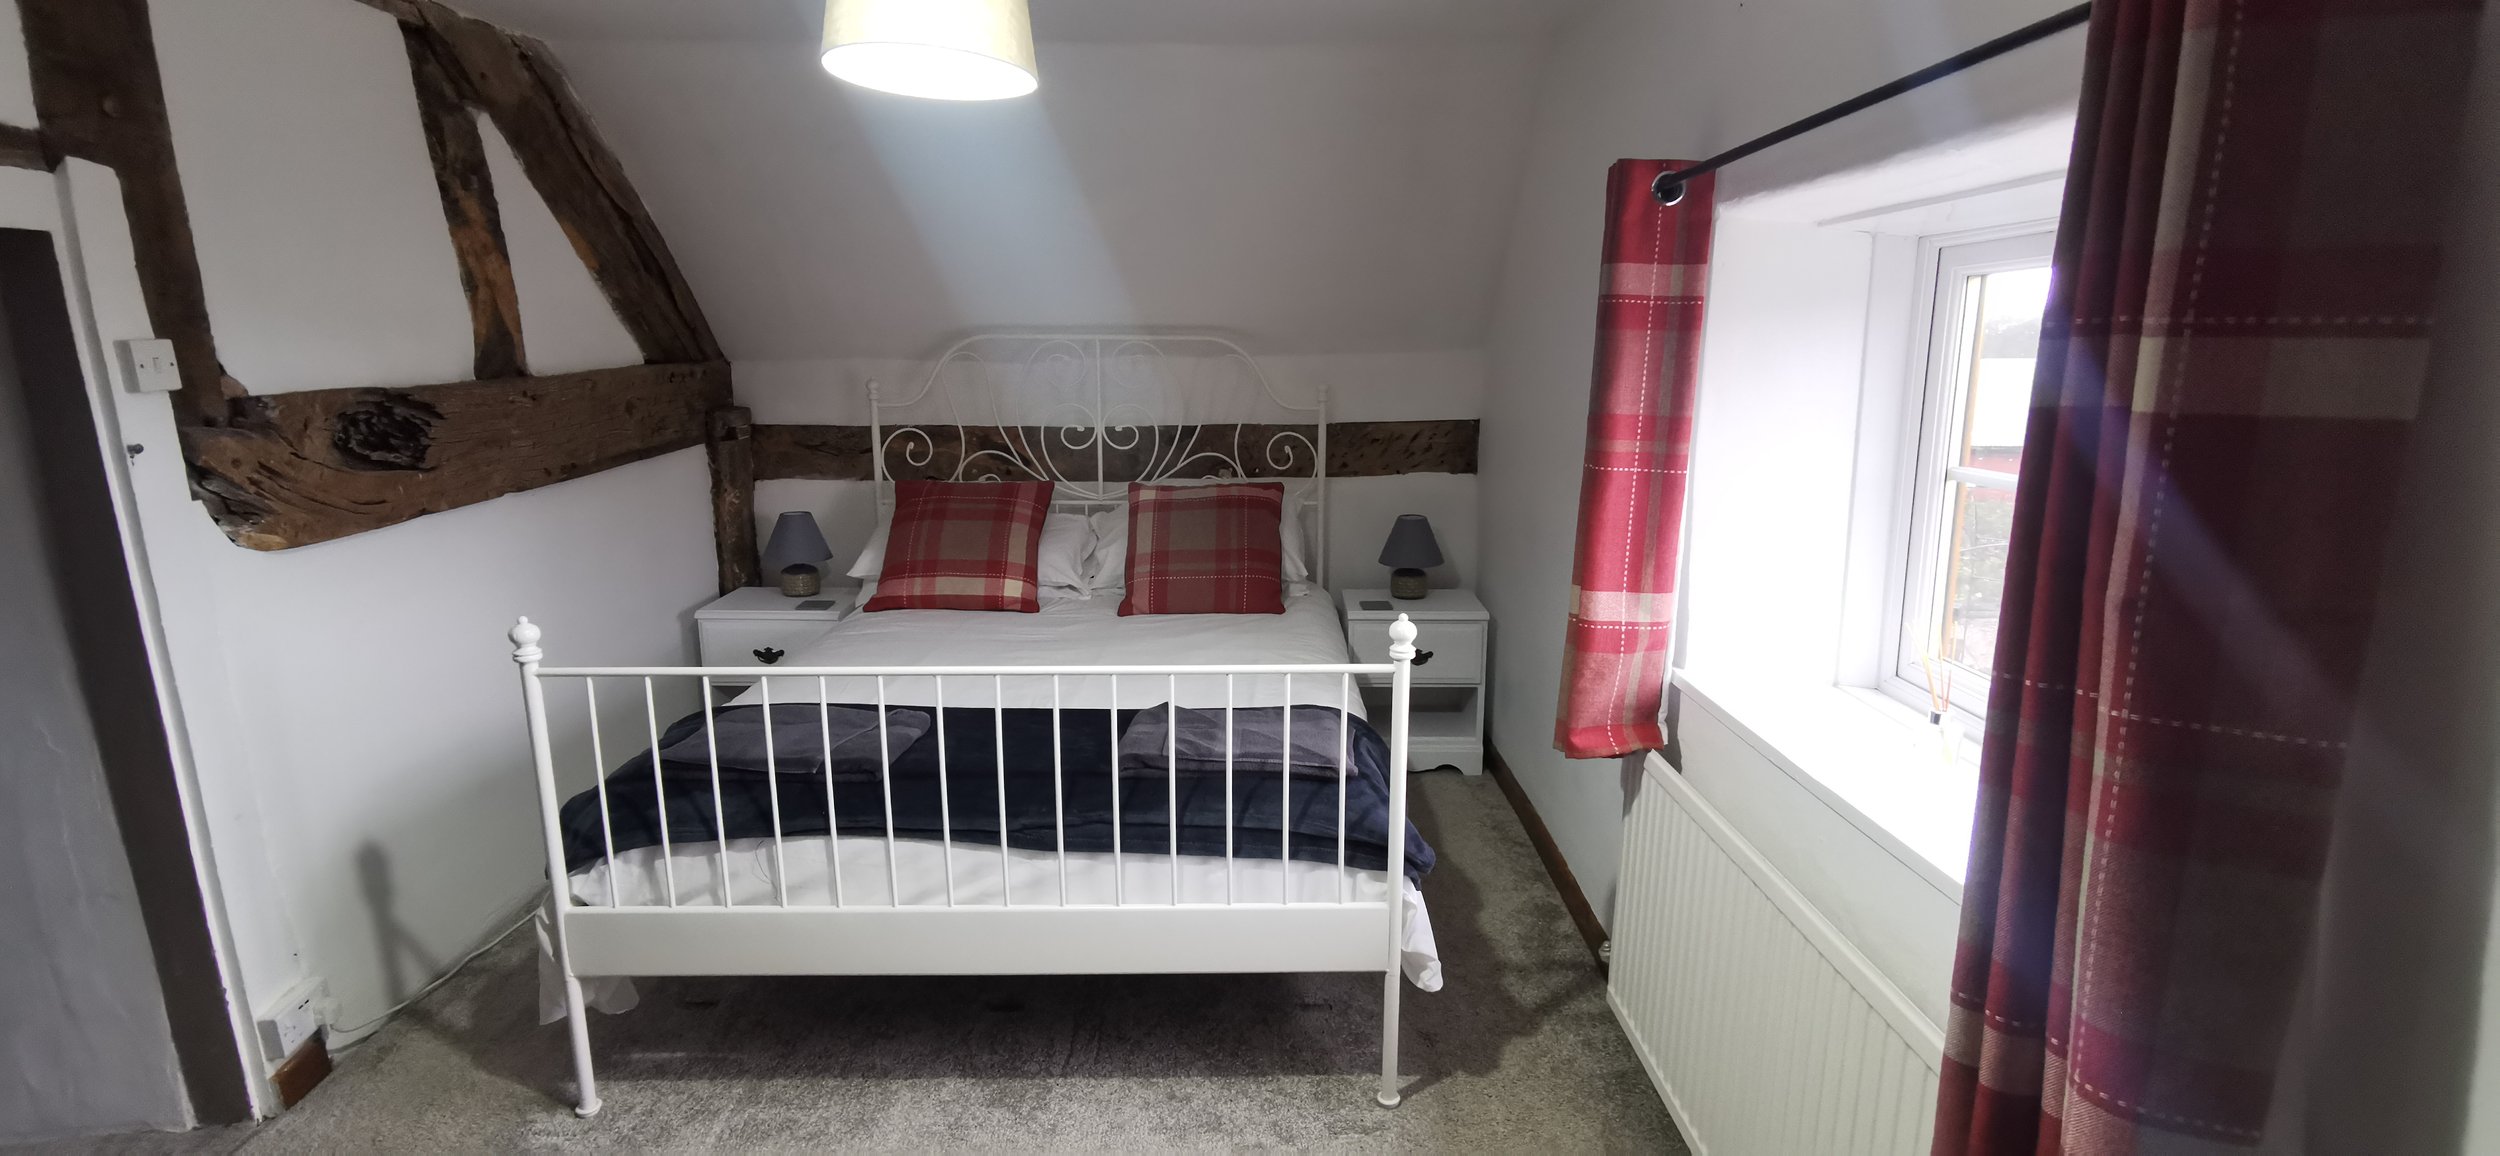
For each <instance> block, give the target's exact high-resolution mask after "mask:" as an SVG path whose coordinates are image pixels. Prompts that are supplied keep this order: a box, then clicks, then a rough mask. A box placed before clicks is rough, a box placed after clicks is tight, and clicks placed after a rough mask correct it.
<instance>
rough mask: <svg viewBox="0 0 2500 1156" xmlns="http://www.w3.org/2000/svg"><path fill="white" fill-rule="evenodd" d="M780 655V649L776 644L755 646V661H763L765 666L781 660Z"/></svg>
mask: <svg viewBox="0 0 2500 1156" xmlns="http://www.w3.org/2000/svg"><path fill="white" fill-rule="evenodd" d="M781 655H782V650H781V648H780V647H777V646H759V647H756V648H755V661H757V662H760V663H763V664H764V665H766V666H771V665H772V664H774V663H776V662H779V661H781Z"/></svg>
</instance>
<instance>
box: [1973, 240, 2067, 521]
mask: <svg viewBox="0 0 2500 1156" xmlns="http://www.w3.org/2000/svg"><path fill="white" fill-rule="evenodd" d="M1971 281H1972V284H1971V286H1970V295H1971V298H1972V299H1973V300H1974V301H1975V302H1976V307H1975V308H1974V310H1973V313H1974V314H1975V316H1974V317H1973V319H1972V324H1973V326H1974V327H1975V330H1976V331H1975V332H1973V333H1971V334H1969V335H1968V338H1967V340H1969V341H1970V343H1971V344H1970V366H1971V380H1970V396H1969V397H1968V398H1967V399H1965V402H1964V407H1963V411H1962V412H1963V424H1962V455H1961V462H1960V464H1961V465H1965V466H1972V467H1976V468H1978V469H1983V470H1996V471H1998V472H2000V473H2008V474H2010V473H2013V472H2014V470H2015V468H2016V467H2017V466H2019V465H2021V464H2022V457H2023V425H2024V423H2025V422H2026V421H2028V420H2029V418H2030V410H2031V371H2032V368H2033V366H2034V365H2035V364H2037V361H2036V359H2037V358H2038V357H2039V352H2040V314H2041V312H2042V311H2043V310H2045V309H2046V308H2047V307H2048V301H2049V271H2048V269H2046V268H2045V267H2043V268H2037V269H2015V270H2010V271H2007V272H2003V273H1989V274H1986V275H1985V276H1980V277H1973V278H1971Z"/></svg>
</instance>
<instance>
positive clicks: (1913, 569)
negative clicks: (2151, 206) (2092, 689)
mask: <svg viewBox="0 0 2500 1156" xmlns="http://www.w3.org/2000/svg"><path fill="white" fill-rule="evenodd" d="M2055 241H2056V232H2055V226H2054V224H2050V223H2041V222H2026V223H2023V224H2018V225H2008V226H2003V227H1999V228H1993V229H1981V230H1972V231H1969V232H1961V233H1949V234H1940V235H1935V236H1929V237H1923V238H1920V240H1919V245H1918V256H1917V262H1916V265H1915V266H1914V267H1915V268H1916V270H1917V283H1916V287H1915V304H1914V306H1913V309H1912V311H1911V317H1912V318H1913V323H1914V325H1915V327H1916V332H1915V334H1914V338H1913V340H1912V341H1911V343H1910V348H1911V350H1912V357H1913V364H1912V365H1911V367H1910V373H1909V375H1908V376H1909V381H1908V384H1909V385H1910V386H1911V387H1912V388H1913V389H1914V390H1915V391H1916V393H1915V395H1914V396H1915V397H1916V398H1917V399H1918V402H1919V404H1918V407H1917V414H1918V421H1917V426H1916V441H1917V444H1916V447H1915V449H1914V452H1912V453H1910V454H1907V455H1905V458H1906V468H1905V469H1904V471H1903V473H1902V476H1901V479H1900V483H1899V486H1898V493H1897V495H1896V508H1897V509H1898V510H1899V512H1900V517H1899V518H1898V519H1896V520H1895V522H1894V524H1895V525H1896V526H1906V527H1907V529H1908V533H1907V534H1906V535H1901V536H1900V537H1899V538H1898V539H1897V540H1896V546H1895V549H1896V554H1895V557H1894V559H1893V564H1892V566H1891V574H1890V575H1889V576H1888V577H1889V579H1890V580H1889V581H1888V582H1887V583H1886V584H1887V585H1888V586H1889V587H1890V591H1889V594H1890V597H1888V598H1887V599H1886V604H1887V613H1886V614H1885V615H1884V639H1883V651H1882V654H1883V662H1882V664H1881V668H1880V673H1879V675H1878V678H1879V681H1878V684H1877V689H1880V690H1882V691H1884V692H1885V693H1886V694H1889V695H1890V696H1892V697H1894V698H1897V699H1900V700H1902V701H1904V702H1907V703H1909V704H1910V705H1912V706H1914V707H1916V708H1917V709H1919V710H1920V711H1925V710H1926V709H1927V705H1928V700H1927V684H1926V679H1925V676H1924V674H1923V673H1922V672H1921V670H1920V668H1919V662H1918V658H1919V652H1920V645H1921V643H1923V641H1924V640H1925V639H1926V638H1928V637H1930V636H1932V635H1933V634H1934V632H1935V614H1936V607H1937V601H1938V597H1939V594H1938V589H1937V587H1938V583H1939V582H1940V581H1941V577H1942V569H1943V568H1942V566H1941V564H1940V563H1941V553H1942V549H1943V546H1942V542H1943V537H1944V535H1945V533H1946V532H1947V530H1946V525H1945V523H1946V510H1945V502H1944V495H1945V492H1946V482H1947V480H1948V479H1949V477H1950V476H1952V475H1953V474H1955V473H1963V474H1970V475H1973V477H1972V479H1971V480H1982V479H1981V478H1980V475H1985V479H1984V480H1987V481H1989V482H1992V483H1995V484H2002V485H2005V486H2007V487H2008V488H2011V486H2012V483H2013V477H2012V475H1997V474H1994V473H1991V472H1988V471H1981V470H1974V469H1970V468H1969V467H1964V466H1948V465H1946V464H1945V463H1946V462H1947V461H1948V460H1949V458H1950V453H1951V449H1952V446H1951V445H1950V444H1949V443H1950V442H1951V441H1952V440H1953V439H1952V434H1953V432H1954V431H1955V430H1956V429H1958V428H1960V425H1961V421H1962V416H1963V415H1962V408H1963V406H1964V404H1965V403H1966V401H1967V397H1968V389H1967V388H1966V387H1967V383H1968V379H1969V372H1970V368H1969V365H1968V363H1967V352H1966V351H1965V350H1963V349H1962V348H1961V343H1960V341H1959V338H1960V336H1961V332H1962V319H1963V318H1965V317H1966V316H1967V314H1968V309H1969V304H1970V303H1969V300H1968V291H1969V286H1970V280H1971V278H1973V277H1977V276H1981V275H1984V274H1988V273H1998V272H2005V271H2008V270H2014V269H2027V268H2037V267H2039V266H2041V265H2044V264H2047V263H2048V261H2049V257H2050V252H2051V249H2052V247H2053V246H2054V244H2055ZM1957 669H1958V670H1959V674H1958V676H1957V677H1956V678H1955V680H1954V691H1953V710H1954V713H1956V714H1958V715H1962V716H1964V717H1965V718H1966V719H1967V720H1970V721H1977V720H1979V719H1980V718H1982V717H1984V716H1985V714H1986V712H1987V702H1988V685H1987V681H1988V680H1987V673H1986V672H1984V671H1983V672H1980V674H1981V678H1980V680H1979V682H1978V684H1977V685H1972V684H1971V682H1970V674H1969V672H1968V671H1967V669H1966V668H1957Z"/></svg>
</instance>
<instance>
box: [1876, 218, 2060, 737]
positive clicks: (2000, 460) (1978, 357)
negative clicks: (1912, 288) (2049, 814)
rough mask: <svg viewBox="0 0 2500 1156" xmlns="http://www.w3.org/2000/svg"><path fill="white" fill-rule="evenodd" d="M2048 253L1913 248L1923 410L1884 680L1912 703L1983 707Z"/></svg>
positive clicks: (1978, 242)
mask: <svg viewBox="0 0 2500 1156" xmlns="http://www.w3.org/2000/svg"><path fill="white" fill-rule="evenodd" d="M2051 241H2052V234H2049V233H2040V232H2026V233H2019V234H2016V235H2012V236H2003V235H2000V236H1996V237H1992V238H1988V239H1967V238H1965V239H1958V240H1957V239H1954V238H1940V239H1931V240H1930V241H1929V242H1927V243H1926V244H1923V245H1922V246H1921V247H1920V254H1921V258H1922V259H1921V261H1920V262H1919V266H1918V267H1919V268H1920V269H1921V270H1923V271H1926V272H1927V273H1928V274H1930V275H1932V280H1928V281H1926V283H1925V284H1923V285H1922V288H1921V297H1922V304H1923V305H1924V306H1926V308H1925V309H1924V311H1923V324H1924V326H1925V329H1926V340H1925V342H1924V353H1925V371H1924V374H1923V376H1921V377H1920V378H1919V379H1917V381H1918V383H1919V384H1920V385H1921V386H1922V387H1923V388H1922V394H1923V399H1922V403H1921V406H1920V420H1919V445H1918V452H1917V464H1916V467H1915V469H1914V470H1913V472H1912V476H1911V480H1910V487H1909V488H1910V494H1909V512H1910V517H1909V520H1908V521H1909V531H1910V532H1909V535H1908V538H1909V540H1908V542H1907V543H1906V554H1905V556H1904V557H1905V564H1904V566H1903V568H1902V583H1901V586H1900V589H1901V591H1902V600H1901V607H1900V614H1899V621H1898V623H1897V625H1896V626H1895V627H1894V631H1893V632H1894V634H1895V637H1896V639H1897V647H1896V651H1895V661H1894V664H1893V675H1894V678H1895V679H1896V680H1897V681H1898V682H1899V683H1904V684H1907V689H1909V690H1911V691H1913V692H1914V693H1915V694H1916V695H1917V696H1918V698H1919V699H1920V700H1925V699H1927V698H1929V697H1931V696H1932V697H1934V698H1936V699H1939V700H1943V699H1949V701H1950V702H1951V704H1952V705H1953V706H1954V707H1956V708H1960V709H1961V710H1964V711H1966V712H1969V713H1973V714H1976V713H1978V712H1980V711H1981V710H1983V709H1985V707H1986V705H1987V697H1988V681H1989V673H1988V672H1989V669H1990V666H1991V664H1992V663H1993V661H1994V659H1995V655H1996V639H1997V611H1998V606H1999V603H2000V601H2001V598H2002V593H2003V588H2004V585H2005V560H2006V547H2007V543H2008V539H2009V538H2010V537H2011V534H2012V530H2013V521H2014V481H2015V475H2016V473H2017V471H2019V470H2020V468H2021V465H2022V452H2023V430H2024V427H2025V425H2026V424H2027V423H2028V422H2029V420H2030V407H2031V378H2032V369H2033V367H2034V365H2035V364H2036V361H2037V358H2038V355H2039V346H2040V315H2041V313H2042V312H2043V311H2044V309H2045V307H2046V305H2047V303H2048V293H2049V248H2050V244H2051ZM1895 689H1896V690H1899V689H1903V688H1902V687H1900V686H1896V687H1895Z"/></svg>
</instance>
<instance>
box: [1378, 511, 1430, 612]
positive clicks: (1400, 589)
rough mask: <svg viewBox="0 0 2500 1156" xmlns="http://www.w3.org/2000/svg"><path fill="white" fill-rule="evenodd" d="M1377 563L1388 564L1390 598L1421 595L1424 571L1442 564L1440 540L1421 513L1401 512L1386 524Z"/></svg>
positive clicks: (1423, 591)
mask: <svg viewBox="0 0 2500 1156" xmlns="http://www.w3.org/2000/svg"><path fill="white" fill-rule="evenodd" d="M1380 564H1381V565H1383V566H1387V567H1389V596H1390V597H1391V598H1421V597H1423V596H1424V594H1425V592H1426V589H1427V588H1426V586H1425V583H1424V570H1425V569H1426V568H1427V567H1432V566H1438V565H1440V564H1441V543H1440V542H1438V541H1436V540H1435V539H1434V538H1433V536H1432V522H1431V521H1430V520H1429V519H1426V518H1425V517H1424V516H1423V515H1422V514H1400V515H1398V520H1397V521H1396V522H1395V523H1394V524H1392V525H1391V526H1390V527H1389V541H1388V542H1387V543H1386V544H1384V545H1382V546H1381V547H1380Z"/></svg>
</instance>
